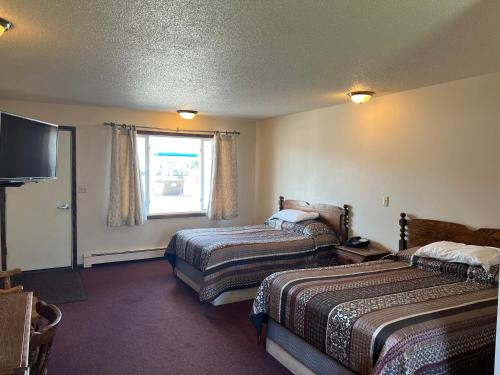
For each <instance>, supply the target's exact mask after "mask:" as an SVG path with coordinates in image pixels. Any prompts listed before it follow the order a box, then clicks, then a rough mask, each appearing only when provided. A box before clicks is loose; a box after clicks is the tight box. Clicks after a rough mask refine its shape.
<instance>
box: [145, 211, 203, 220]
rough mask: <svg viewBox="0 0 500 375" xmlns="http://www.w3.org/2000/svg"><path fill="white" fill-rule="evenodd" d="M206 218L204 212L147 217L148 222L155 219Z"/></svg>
mask: <svg viewBox="0 0 500 375" xmlns="http://www.w3.org/2000/svg"><path fill="white" fill-rule="evenodd" d="M203 216H207V213H206V212H179V213H171V214H155V215H148V220H157V219H178V218H182V217H203Z"/></svg>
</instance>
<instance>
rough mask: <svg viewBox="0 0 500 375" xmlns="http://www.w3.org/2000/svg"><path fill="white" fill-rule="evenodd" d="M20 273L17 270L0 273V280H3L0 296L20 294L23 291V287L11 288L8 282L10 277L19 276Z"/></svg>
mask: <svg viewBox="0 0 500 375" xmlns="http://www.w3.org/2000/svg"><path fill="white" fill-rule="evenodd" d="M21 272H22V271H21V270H20V269H19V268H15V269H13V270H8V271H0V280H3V286H0V295H2V294H8V293H20V292H22V291H23V287H22V286H21V285H18V286H15V287H13V286H12V283H11V280H10V277H11V276H14V275H17V274H20V273H21Z"/></svg>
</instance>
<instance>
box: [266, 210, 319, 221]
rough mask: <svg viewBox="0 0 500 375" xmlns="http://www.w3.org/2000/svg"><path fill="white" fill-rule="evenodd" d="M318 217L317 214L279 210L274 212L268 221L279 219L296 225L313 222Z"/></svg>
mask: <svg viewBox="0 0 500 375" xmlns="http://www.w3.org/2000/svg"><path fill="white" fill-rule="evenodd" d="M318 217H319V214H318V213H317V212H305V211H301V210H281V211H278V212H276V213H275V214H274V215H273V216H271V217H270V219H281V220H285V221H289V222H290V223H298V222H299V221H304V220H314V219H317V218H318Z"/></svg>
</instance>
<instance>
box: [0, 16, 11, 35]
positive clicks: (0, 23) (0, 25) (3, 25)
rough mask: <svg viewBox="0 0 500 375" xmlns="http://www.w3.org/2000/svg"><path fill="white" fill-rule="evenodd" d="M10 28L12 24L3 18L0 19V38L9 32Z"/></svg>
mask: <svg viewBox="0 0 500 375" xmlns="http://www.w3.org/2000/svg"><path fill="white" fill-rule="evenodd" d="M11 28H12V23H10V22H9V21H7V20H4V19H3V18H0V36H2V35H3V33H4V32H6V31H9V30H10V29H11Z"/></svg>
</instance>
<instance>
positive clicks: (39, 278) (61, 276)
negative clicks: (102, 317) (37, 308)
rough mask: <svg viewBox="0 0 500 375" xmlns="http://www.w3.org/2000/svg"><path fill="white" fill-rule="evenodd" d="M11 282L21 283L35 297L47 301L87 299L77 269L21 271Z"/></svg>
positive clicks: (61, 301)
mask: <svg viewBox="0 0 500 375" xmlns="http://www.w3.org/2000/svg"><path fill="white" fill-rule="evenodd" d="M12 284H14V285H22V286H23V289H24V290H25V291H31V292H33V295H34V296H35V297H36V298H38V299H39V300H43V301H45V302H47V303H54V304H61V303H69V302H78V301H85V300H86V299H87V292H86V291H85V287H84V286H83V282H82V278H81V277H80V271H77V270H57V271H55V270H53V271H34V272H23V273H21V274H19V275H15V276H14V277H13V278H12Z"/></svg>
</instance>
